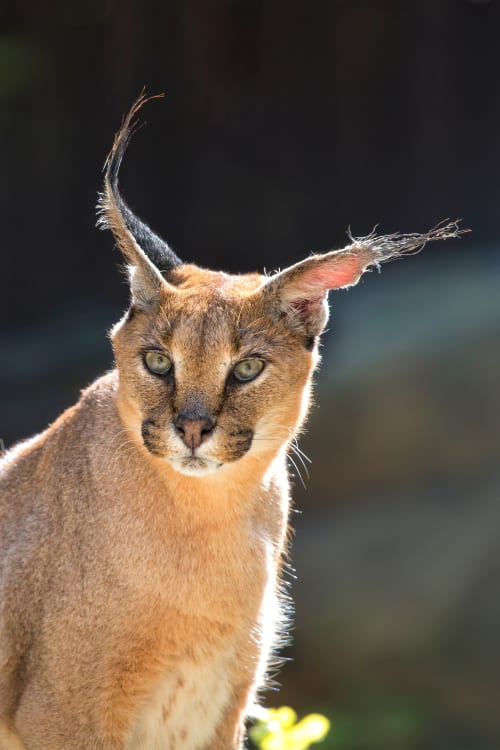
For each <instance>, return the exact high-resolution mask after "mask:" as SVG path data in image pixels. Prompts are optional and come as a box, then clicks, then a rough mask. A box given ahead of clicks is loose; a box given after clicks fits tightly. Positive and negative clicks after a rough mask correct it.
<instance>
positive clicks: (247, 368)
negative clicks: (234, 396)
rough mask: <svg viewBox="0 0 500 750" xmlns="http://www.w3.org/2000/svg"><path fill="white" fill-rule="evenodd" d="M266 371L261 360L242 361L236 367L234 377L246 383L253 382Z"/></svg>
mask: <svg viewBox="0 0 500 750" xmlns="http://www.w3.org/2000/svg"><path fill="white" fill-rule="evenodd" d="M263 369H264V362H263V361H262V360H261V359H242V360H241V362H238V364H237V365H236V366H235V368H234V370H233V375H234V377H235V378H236V380H239V381H240V382H242V383H245V382H247V381H249V380H253V379H254V378H256V377H257V375H258V374H259V373H260V372H262V370H263Z"/></svg>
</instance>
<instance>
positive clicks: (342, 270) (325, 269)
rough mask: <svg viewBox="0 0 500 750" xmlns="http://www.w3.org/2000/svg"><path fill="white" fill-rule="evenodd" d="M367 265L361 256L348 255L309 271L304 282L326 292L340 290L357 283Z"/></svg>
mask: <svg viewBox="0 0 500 750" xmlns="http://www.w3.org/2000/svg"><path fill="white" fill-rule="evenodd" d="M363 261H364V262H363ZM365 264H366V260H365V258H360V257H359V256H352V255H351V256H349V255H347V256H346V257H344V258H336V259H335V260H334V261H332V262H331V263H325V264H324V265H321V266H320V267H319V268H315V269H314V270H312V271H309V273H307V274H306V275H305V279H304V281H306V283H307V286H308V287H315V286H319V287H320V288H321V290H322V291H325V292H326V290H327V289H339V288H340V287H343V286H349V285H350V284H353V283H354V282H356V281H357V279H358V277H359V274H360V273H361V271H362V269H363V268H364V266H365Z"/></svg>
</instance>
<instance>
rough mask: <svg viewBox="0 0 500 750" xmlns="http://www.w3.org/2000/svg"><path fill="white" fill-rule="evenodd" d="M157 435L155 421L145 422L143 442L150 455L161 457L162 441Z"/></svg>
mask: <svg viewBox="0 0 500 750" xmlns="http://www.w3.org/2000/svg"><path fill="white" fill-rule="evenodd" d="M155 433H156V423H155V421H154V420H153V419H146V420H144V422H143V423H142V426H141V436H142V441H143V443H144V445H145V446H146V448H147V449H148V451H149V452H150V453H152V454H153V455H154V456H161V455H163V454H162V452H161V450H160V447H159V443H160V441H159V440H158V436H157V435H156V434H155Z"/></svg>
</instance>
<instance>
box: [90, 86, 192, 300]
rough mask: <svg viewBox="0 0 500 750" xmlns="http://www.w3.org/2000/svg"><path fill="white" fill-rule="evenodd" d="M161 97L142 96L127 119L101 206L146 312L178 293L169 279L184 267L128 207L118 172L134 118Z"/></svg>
mask: <svg viewBox="0 0 500 750" xmlns="http://www.w3.org/2000/svg"><path fill="white" fill-rule="evenodd" d="M161 96H163V95H162V94H159V95H157V96H151V97H146V96H145V95H144V92H142V93H141V95H140V96H139V98H138V99H137V101H136V102H134V104H133V105H132V108H131V109H130V112H129V113H128V114H127V116H126V117H125V118H124V120H123V123H122V126H121V128H120V130H119V131H118V133H117V134H116V136H115V140H114V142H113V146H112V148H111V151H110V153H109V156H108V158H107V160H106V164H105V167H104V168H105V174H104V190H103V193H102V194H101V195H100V196H99V203H98V215H99V219H98V222H97V224H98V226H100V227H101V228H103V229H110V230H111V232H112V233H113V235H114V238H115V240H116V243H117V245H118V247H119V249H120V250H121V252H122V254H123V256H124V258H125V260H126V261H127V267H128V272H129V279H130V289H131V293H132V305H133V306H134V307H138V308H140V309H143V310H147V309H150V308H151V307H152V306H155V305H156V304H158V302H159V301H160V297H161V292H162V290H163V291H165V289H168V288H171V289H174V287H172V286H171V285H170V284H169V283H168V281H167V280H166V278H165V277H167V279H168V274H169V272H170V271H171V270H172V269H174V268H175V267H177V266H179V265H181V262H182V261H181V260H180V259H179V258H178V257H177V255H176V254H175V253H174V252H173V250H171V249H170V247H169V246H168V245H167V243H166V242H165V241H164V240H162V239H161V237H159V236H158V235H157V234H155V233H154V232H153V231H152V230H151V229H150V228H149V227H148V226H147V224H145V223H144V222H142V221H141V220H140V219H139V218H138V217H137V216H135V214H134V213H133V212H132V211H131V209H130V208H129V207H128V206H127V204H126V203H125V201H124V200H123V198H122V196H121V195H120V192H119V190H118V172H119V170H120V165H121V162H122V159H123V155H124V153H125V150H126V148H127V145H128V143H129V141H130V138H131V136H132V135H133V133H134V130H135V129H136V127H137V125H136V123H134V122H133V118H134V116H135V115H136V114H137V112H138V111H139V109H140V108H141V107H142V106H143V104H145V102H147V101H149V100H150V99H157V98H159V97H161Z"/></svg>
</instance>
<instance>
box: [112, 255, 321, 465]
mask: <svg viewBox="0 0 500 750" xmlns="http://www.w3.org/2000/svg"><path fill="white" fill-rule="evenodd" d="M169 281H170V285H169V288H168V289H165V290H164V291H163V292H162V296H161V300H160V301H159V302H158V304H157V305H156V309H155V310H149V311H148V312H142V311H141V310H140V309H139V310H134V312H133V314H129V315H128V316H125V318H124V319H123V320H122V321H121V322H120V323H119V324H118V325H117V326H116V327H115V329H114V331H113V334H112V339H113V347H114V351H115V356H116V362H117V367H118V372H119V376H120V399H121V403H122V404H123V408H122V416H124V419H125V421H126V424H127V427H128V428H129V430H130V431H131V432H132V434H133V435H134V438H135V440H136V441H137V442H140V443H141V444H142V445H143V446H144V448H145V449H146V450H147V451H149V453H150V454H152V455H153V456H155V457H157V458H158V459H160V460H161V461H165V462H168V463H169V464H170V465H171V466H172V467H173V468H174V469H175V470H176V471H178V472H180V473H182V474H186V475H191V476H203V475H205V474H210V473H214V472H219V471H220V470H221V469H223V468H224V467H226V466H227V465H228V464H232V463H234V462H235V461H240V460H241V459H242V458H244V457H246V458H248V459H250V460H253V461H256V462H259V461H263V460H264V458H265V457H266V456H267V455H268V454H272V453H273V451H276V450H277V449H278V448H279V447H280V446H282V445H283V442H284V441H285V442H286V440H287V438H288V437H291V436H292V431H293V430H294V429H296V425H297V422H300V421H301V419H302V415H303V414H304V413H305V411H306V409H307V403H308V397H309V389H308V387H307V386H308V381H309V378H310V374H311V371H312V369H313V368H314V366H315V364H316V361H317V353H316V348H315V346H314V339H313V338H311V337H310V336H308V335H305V333H304V332H303V331H301V330H293V329H291V328H290V325H289V324H288V323H287V321H286V320H284V319H283V316H282V315H281V316H280V315H279V314H277V313H276V310H275V307H274V306H273V303H272V298H270V297H269V295H268V294H266V288H265V277H263V276H260V275H258V274H252V275H244V276H232V275H229V274H224V273H215V272H211V271H204V270H202V269H199V268H196V267H194V266H187V265H185V266H183V267H182V269H179V270H178V271H176V272H175V273H174V274H173V275H171V276H170V278H169ZM148 363H149V365H148ZM151 364H152V366H153V368H154V369H153V371H152V370H151ZM155 370H157V372H155ZM193 424H194V429H193Z"/></svg>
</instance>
